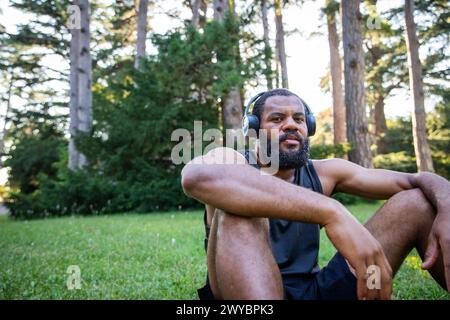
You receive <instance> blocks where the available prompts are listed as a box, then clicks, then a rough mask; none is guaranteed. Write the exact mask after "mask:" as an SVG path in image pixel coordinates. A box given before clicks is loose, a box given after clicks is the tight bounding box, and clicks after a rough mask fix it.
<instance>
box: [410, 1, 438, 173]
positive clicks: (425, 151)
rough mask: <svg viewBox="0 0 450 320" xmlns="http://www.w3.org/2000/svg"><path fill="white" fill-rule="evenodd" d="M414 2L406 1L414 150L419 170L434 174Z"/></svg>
mask: <svg viewBox="0 0 450 320" xmlns="http://www.w3.org/2000/svg"><path fill="white" fill-rule="evenodd" d="M413 14H414V2H413V1H412V0H405V22H406V33H407V37H406V47H407V49H408V64H409V83H410V87H411V91H412V93H413V99H414V110H413V112H412V125H413V139H414V150H415V153H416V163H417V169H418V170H419V171H431V172H434V167H433V161H432V159H431V151H430V147H429V145H428V141H427V130H426V122H425V100H424V95H423V80H422V65H421V63H420V58H419V41H418V39H417V34H416V25H415V23H414V17H413Z"/></svg>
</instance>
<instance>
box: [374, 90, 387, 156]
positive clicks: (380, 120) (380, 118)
mask: <svg viewBox="0 0 450 320" xmlns="http://www.w3.org/2000/svg"><path fill="white" fill-rule="evenodd" d="M374 118H375V137H376V143H377V153H379V154H384V153H386V152H387V147H388V146H387V144H386V141H385V140H384V137H385V135H386V132H387V125H386V116H385V115H384V96H383V95H382V94H378V95H377V101H376V103H375V117H374Z"/></svg>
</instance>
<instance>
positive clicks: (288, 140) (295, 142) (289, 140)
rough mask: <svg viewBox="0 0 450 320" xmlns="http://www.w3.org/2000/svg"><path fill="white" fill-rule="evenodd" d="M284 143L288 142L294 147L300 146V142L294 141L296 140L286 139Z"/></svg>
mask: <svg viewBox="0 0 450 320" xmlns="http://www.w3.org/2000/svg"><path fill="white" fill-rule="evenodd" d="M283 142H286V143H287V144H293V145H299V144H300V141H298V140H294V139H286V140H284V141H283Z"/></svg>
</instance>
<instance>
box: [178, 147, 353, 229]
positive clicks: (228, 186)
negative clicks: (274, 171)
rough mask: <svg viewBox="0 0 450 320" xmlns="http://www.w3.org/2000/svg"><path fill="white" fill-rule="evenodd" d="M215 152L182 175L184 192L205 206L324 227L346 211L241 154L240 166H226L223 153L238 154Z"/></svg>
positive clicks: (224, 149)
mask: <svg viewBox="0 0 450 320" xmlns="http://www.w3.org/2000/svg"><path fill="white" fill-rule="evenodd" d="M213 151H214V152H210V153H208V154H207V155H205V156H203V157H202V158H201V159H194V160H193V161H192V162H190V163H188V164H187V165H186V166H185V167H184V169H183V171H182V185H183V189H184V192H185V193H186V194H187V195H188V196H190V197H193V198H195V199H197V200H199V201H201V202H203V203H206V204H209V205H211V206H213V207H215V208H220V209H222V210H224V211H227V212H231V213H234V214H237V215H243V216H249V217H268V218H278V219H286V220H296V221H302V222H310V223H318V224H320V225H324V224H326V222H327V220H328V219H329V218H330V216H331V215H333V214H336V213H338V212H340V211H346V209H345V207H344V206H342V205H341V204H340V203H339V202H337V201H336V200H334V199H331V198H328V197H325V196H323V195H321V194H319V193H316V192H313V191H310V190H309V189H306V188H303V187H299V186H296V185H294V184H292V183H288V182H286V181H284V180H282V179H280V178H277V177H274V176H270V175H263V174H261V172H260V171H259V170H257V169H255V168H253V167H251V166H250V165H248V164H246V162H245V159H243V157H242V155H240V154H238V155H239V156H235V159H237V160H238V162H239V163H232V164H225V163H224V161H223V158H224V156H223V153H228V154H230V155H233V153H236V151H234V150H232V149H228V148H219V149H215V150H213ZM240 157H242V158H240ZM234 162H236V161H234ZM208 163H209V164H208Z"/></svg>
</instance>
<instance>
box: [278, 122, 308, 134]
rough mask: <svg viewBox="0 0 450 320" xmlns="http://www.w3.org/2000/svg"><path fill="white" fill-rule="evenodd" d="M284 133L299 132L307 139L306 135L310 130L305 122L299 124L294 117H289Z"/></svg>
mask: <svg viewBox="0 0 450 320" xmlns="http://www.w3.org/2000/svg"><path fill="white" fill-rule="evenodd" d="M283 131H284V132H286V131H297V132H299V133H300V134H301V135H302V136H303V137H306V134H307V132H306V131H308V129H307V128H306V124H305V125H304V123H303V122H301V123H298V122H297V121H295V120H294V119H293V118H292V117H288V118H287V119H286V122H285V124H284V126H283Z"/></svg>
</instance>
